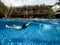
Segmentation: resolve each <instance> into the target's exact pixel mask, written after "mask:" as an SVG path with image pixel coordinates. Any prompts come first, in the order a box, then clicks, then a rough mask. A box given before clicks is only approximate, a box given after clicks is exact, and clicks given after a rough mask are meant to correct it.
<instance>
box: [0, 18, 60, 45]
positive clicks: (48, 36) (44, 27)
mask: <svg viewBox="0 0 60 45" xmlns="http://www.w3.org/2000/svg"><path fill="white" fill-rule="evenodd" d="M29 21H30V20H9V19H0V45H60V20H59V19H54V20H49V19H48V20H32V22H31V24H30V25H29V26H28V27H27V28H25V29H22V30H16V29H14V28H6V27H5V25H6V24H8V25H10V26H12V25H14V24H15V25H17V26H22V25H23V24H25V23H28V22H29Z"/></svg>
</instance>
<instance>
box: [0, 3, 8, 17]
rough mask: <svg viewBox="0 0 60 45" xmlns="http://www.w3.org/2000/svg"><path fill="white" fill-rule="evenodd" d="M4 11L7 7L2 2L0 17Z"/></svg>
mask: <svg viewBox="0 0 60 45" xmlns="http://www.w3.org/2000/svg"><path fill="white" fill-rule="evenodd" d="M6 11H7V7H6V6H5V5H4V4H3V3H2V2H0V16H4V14H5V13H6Z"/></svg>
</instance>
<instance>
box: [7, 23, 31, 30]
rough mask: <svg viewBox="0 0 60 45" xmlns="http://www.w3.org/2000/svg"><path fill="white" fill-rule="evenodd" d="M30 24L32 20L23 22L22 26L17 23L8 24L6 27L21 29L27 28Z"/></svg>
mask: <svg viewBox="0 0 60 45" xmlns="http://www.w3.org/2000/svg"><path fill="white" fill-rule="evenodd" d="M30 24H31V22H29V23H27V24H23V25H22V26H16V25H13V26H8V25H6V28H15V29H18V30H21V29H25V28H27V27H28V26H29V25H30Z"/></svg>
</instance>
